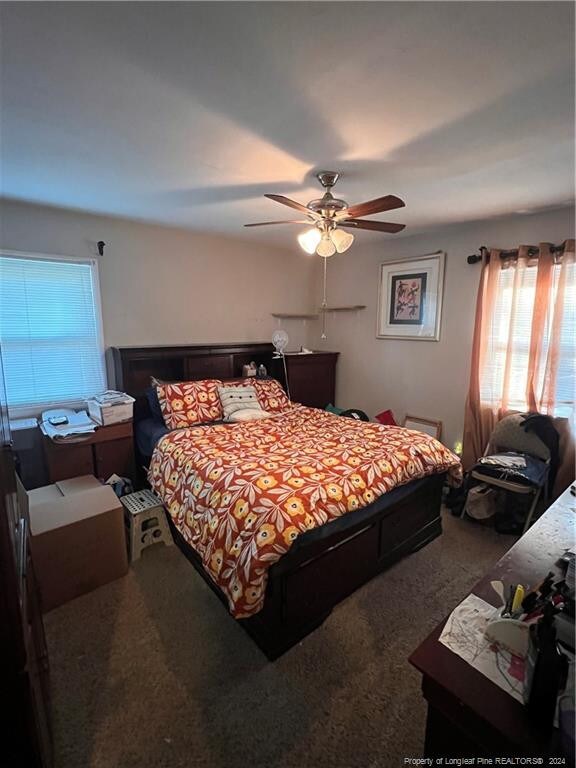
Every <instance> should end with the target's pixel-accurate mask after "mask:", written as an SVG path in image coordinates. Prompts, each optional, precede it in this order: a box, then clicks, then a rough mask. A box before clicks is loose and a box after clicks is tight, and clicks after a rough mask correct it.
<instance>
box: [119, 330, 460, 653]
mask: <svg viewBox="0 0 576 768" xmlns="http://www.w3.org/2000/svg"><path fill="white" fill-rule="evenodd" d="M271 353H272V349H271V347H270V346H269V345H266V344H256V345H254V344H234V345H198V346H193V347H192V346H189V347H153V348H115V349H112V350H110V351H109V365H110V368H111V371H110V373H111V375H112V376H113V380H114V382H115V386H116V387H117V388H119V389H123V390H124V391H127V392H129V394H131V395H133V396H134V397H136V404H135V422H136V425H135V432H136V434H137V435H138V434H141V431H140V430H139V425H142V424H144V423H145V422H146V421H147V420H148V422H149V421H150V419H151V413H150V408H149V405H148V403H147V401H146V398H145V396H144V395H145V391H146V389H147V387H148V386H149V382H150V377H151V376H156V377H158V378H164V379H169V380H173V381H178V380H187V381H193V380H199V379H205V378H207V377H217V378H219V379H222V380H227V379H234V378H235V377H238V376H239V375H240V373H241V369H242V365H243V364H244V363H245V362H248V361H249V360H252V359H256V360H257V361H258V362H263V363H264V364H266V363H267V362H268V361H269V359H270V357H271ZM386 429H388V430H392V431H389V432H387V433H386V436H387V437H386V442H387V443H388V444H389V448H388V453H387V454H386V455H384V454H382V455H381V456H378V455H377V454H376V453H375V450H376V448H375V446H376V440H377V438H381V437H382V435H383V434H384V432H383V431H382V430H386ZM355 430H363V431H362V432H359V433H358V435H359V436H358V435H356V433H355ZM151 431H152V430H151ZM154 440H156V443H155V446H156V448H155V450H154V452H153V456H154V458H153V459H152V466H151V468H150V478H151V481H152V485H153V487H154V488H155V490H156V491H157V492H158V493H159V494H160V495H161V496H162V497H163V500H164V501H165V503H166V505H167V508H168V510H169V514H168V519H169V522H170V525H171V528H172V532H173V535H174V539H175V541H176V543H177V544H178V546H179V547H180V549H181V550H182V552H183V553H184V554H185V555H186V557H187V558H188V559H189V560H190V562H191V563H192V564H193V565H194V567H195V568H196V569H197V571H198V572H199V573H200V574H201V575H202V577H203V578H204V579H205V580H206V583H207V584H208V585H209V586H210V588H211V589H212V590H213V591H214V592H215V593H216V594H217V595H218V597H219V598H220V599H221V600H222V601H223V602H224V603H225V604H226V606H227V608H228V610H229V611H230V612H231V613H232V614H233V615H235V616H236V618H237V620H238V621H239V623H241V625H242V626H243V627H244V628H245V629H246V631H247V632H248V633H249V634H250V636H251V637H252V638H253V639H254V640H255V641H256V643H257V644H258V646H259V647H260V648H261V649H262V650H263V651H264V653H265V654H266V656H267V657H268V658H269V659H275V658H277V657H278V656H279V655H281V654H282V653H284V652H285V651H286V650H288V649H289V648H290V647H292V646H293V645H294V644H296V643H298V642H299V641H300V640H302V639H303V638H304V637H305V636H306V635H307V634H308V633H309V632H311V631H312V630H313V629H314V628H316V627H317V626H319V625H320V624H321V623H322V622H323V621H324V620H325V619H326V617H327V616H328V615H329V614H330V612H331V610H332V609H333V607H334V606H335V605H337V603H339V602H340V601H341V600H343V599H344V598H345V597H347V596H348V595H349V594H350V593H351V592H353V591H354V590H355V589H357V588H358V587H359V586H360V585H362V584H363V583H365V582H366V581H368V580H369V579H371V578H372V577H373V576H375V575H376V574H377V573H379V572H381V571H382V570H384V569H385V568H387V567H388V566H389V565H390V564H392V563H393V562H395V561H396V560H398V559H399V558H401V557H403V556H404V555H406V554H408V553H410V552H413V551H415V550H417V549H419V548H421V547H423V546H424V545H426V544H427V543H428V542H430V541H432V540H433V539H434V538H436V537H437V536H438V535H439V534H440V533H441V521H440V502H441V493H442V486H443V483H444V480H445V476H446V473H448V472H449V473H451V474H452V475H453V476H454V477H457V474H458V471H459V467H458V463H457V460H456V459H455V457H453V456H452V454H450V453H449V452H448V451H446V449H444V448H443V447H442V446H441V445H440V444H438V443H435V441H432V440H431V438H428V437H425V436H424V437H422V438H420V437H419V436H418V434H417V433H413V432H409V431H407V430H403V429H397V430H395V431H394V428H382V427H379V426H378V425H370V424H369V425H366V424H364V425H359V424H356V423H354V422H353V421H352V420H347V419H342V418H341V417H338V416H334V415H331V414H327V413H325V412H322V411H317V410H315V409H307V408H303V407H301V406H296V407H294V408H292V409H290V410H287V411H286V412H285V413H283V414H282V413H281V414H279V415H278V417H277V418H274V419H270V420H268V419H267V420H265V421H262V422H260V423H249V424H245V425H221V424H213V425H208V426H200V427H193V428H191V429H183V430H175V431H173V432H172V431H170V432H169V431H164V432H162V431H159V432H158V434H157V435H156V436H154V435H152V436H150V442H149V444H148V448H147V451H148V452H149V451H150V447H151V446H152V445H153V444H154ZM355 441H356V442H355ZM139 442H140V449H139V453H140V454H142V456H141V458H144V459H146V457H145V456H143V454H144V451H143V450H142V449H143V448H146V446H145V444H144V442H142V439H140V441H139ZM247 445H248V449H249V453H250V456H249V458H250V462H246V461H245V459H246V446H247ZM267 446H268V447H267ZM403 446H404V447H405V450H403ZM236 449H238V450H239V451H240V452H239V453H238V454H237V455H236V454H234V453H233V451H234V450H236ZM402 453H404V457H403V459H402V461H400V460H396V459H395V458H394V456H396V455H400V454H402ZM429 454H433V455H432V456H430V455H429ZM222 456H223V457H224V458H225V459H226V460H225V461H224V463H223V461H222V459H221V457H222ZM216 457H218V458H217V459H216ZM226 461H228V462H229V463H230V464H231V465H234V469H232V467H231V466H228V464H227V463H226ZM392 465H393V466H392ZM193 466H196V469H195V470H194V472H196V474H194V475H193V476H192V475H190V476H189V472H190V469H191V467H193ZM216 467H219V469H218V472H215V468H216ZM370 467H372V472H371V474H370V475H369V474H367V473H368V472H369V470H370ZM374 467H376V470H375V471H374ZM378 467H380V469H378ZM408 467H410V469H408ZM240 469H241V471H242V473H244V474H238V473H239V472H240ZM310 470H313V471H312V472H311V471H310ZM319 470H322V471H321V472H319ZM338 472H340V474H338ZM334 473H336V474H334ZM375 474H376V475H377V477H375ZM392 476H393V477H392ZM230 477H234V478H235V480H234V483H235V484H233V485H232V486H230ZM391 477H392V479H393V480H394V482H392V481H391V480H390V478H391ZM368 481H370V482H368ZM226 483H228V485H226ZM246 483H248V484H247V485H246ZM370 483H371V484H372V485H374V484H375V487H376V489H377V491H378V492H377V493H374V491H373V490H372V485H370ZM398 483H399V484H398ZM242 484H244V485H245V488H247V489H248V491H250V492H252V491H254V492H255V493H256V494H257V495H254V494H252V496H251V497H250V498H248V491H247V492H246V493H241V492H240V491H241V490H242V489H241V488H240V486H241V485H242ZM393 486H394V487H393ZM384 490H385V491H386V492H385V493H383V491H384ZM196 491H197V492H198V494H197V495H196V496H195V495H194V494H195V493H196ZM230 491H231V493H229V492H230ZM224 493H226V494H227V495H229V496H230V498H226V499H225V501H226V502H227V504H228V507H227V508H225V506H224V503H223V500H222V495H223V494H224ZM200 494H203V496H202V499H198V495H200ZM245 497H246V498H245ZM214 499H216V501H214ZM240 502H242V503H244V502H246V503H247V504H248V506H250V507H251V508H252V507H254V508H256V509H257V510H258V516H257V523H256V524H257V525H258V526H259V528H258V530H254V531H253V532H252V530H251V529H250V530H247V529H246V527H243V526H245V524H246V525H247V524H249V526H248V528H249V527H250V526H251V525H254V519H255V517H254V516H252V515H249V516H248V517H247V511H246V510H247V508H245V507H243V506H242V505H241V504H240ZM239 504H240V506H239ZM266 505H267V506H266ZM290 505H292V506H290ZM215 509H217V511H218V520H219V521H222V524H221V526H220V527H211V526H212V523H213V521H214V520H215V519H216V515H215ZM222 510H224V511H225V512H226V515H222V514H221V512H222ZM235 512H236V514H235ZM264 513H265V514H266V515H268V517H266V519H265V520H264V518H262V519H260V515H261V514H264ZM291 516H293V517H291ZM219 524H220V523H216V526H217V525H219ZM240 534H241V538H242V542H243V546H244V551H236V552H235V551H234V550H235V548H236V549H238V548H237V545H236V543H235V542H236V538H238V537H239V536H240ZM216 537H219V538H216ZM267 537H268V538H267ZM238 540H239V539H238ZM232 557H234V558H236V557H239V558H240V559H241V564H240V565H238V566H237V571H236V572H234V573H233V572H232V569H231V567H228V566H230V564H231V562H232V560H231V558H232ZM235 567H236V566H235ZM235 595H236V596H237V595H240V598H241V599H239V600H235V599H234V596H235Z"/></svg>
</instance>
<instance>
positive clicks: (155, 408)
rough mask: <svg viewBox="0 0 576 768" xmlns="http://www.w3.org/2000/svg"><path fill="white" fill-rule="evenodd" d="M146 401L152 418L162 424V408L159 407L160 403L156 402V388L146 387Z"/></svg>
mask: <svg viewBox="0 0 576 768" xmlns="http://www.w3.org/2000/svg"><path fill="white" fill-rule="evenodd" d="M146 399H147V400H148V405H149V406H150V413H151V414H152V416H153V417H154V418H155V419H158V420H159V421H161V422H162V424H164V416H162V408H161V407H160V401H159V400H158V392H157V390H156V387H148V389H147V390H146Z"/></svg>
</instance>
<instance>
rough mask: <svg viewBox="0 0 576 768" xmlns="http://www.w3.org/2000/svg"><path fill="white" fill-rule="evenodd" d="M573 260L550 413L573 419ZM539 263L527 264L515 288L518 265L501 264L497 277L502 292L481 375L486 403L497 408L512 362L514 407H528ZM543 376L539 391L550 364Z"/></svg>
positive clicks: (575, 294)
mask: <svg viewBox="0 0 576 768" xmlns="http://www.w3.org/2000/svg"><path fill="white" fill-rule="evenodd" d="M560 269H561V267H560V264H556V265H555V266H554V268H553V284H552V297H553V301H552V302H551V305H552V308H554V306H555V305H556V301H557V298H558V284H559V277H560ZM574 270H575V265H574V263H572V264H569V265H567V270H566V285H565V288H564V301H563V312H562V322H561V326H560V345H559V362H558V373H557V377H556V387H555V392H553V398H552V399H553V401H554V411H553V413H552V414H551V415H553V416H562V417H566V418H571V417H572V416H573V411H574V396H575V393H574V386H575V381H576V280H575V275H574ZM536 276H537V266H536V265H534V266H529V267H527V268H526V269H525V270H524V271H523V274H522V280H521V283H520V285H519V286H517V290H516V292H515V291H514V280H515V270H514V269H502V270H501V271H500V274H499V277H498V287H497V295H496V301H495V306H494V314H493V323H492V335H491V338H490V339H489V340H488V350H487V354H486V355H485V363H484V368H483V370H482V372H481V376H480V398H481V401H482V402H483V403H485V404H488V405H490V406H492V407H494V408H496V407H498V405H499V401H500V399H501V395H502V389H503V382H504V374H505V366H506V364H508V365H509V366H510V375H509V407H510V409H511V410H518V411H524V410H526V409H527V408H528V404H527V402H526V386H527V381H528V356H529V351H530V334H531V329H532V316H533V313H534V302H535V295H536ZM550 315H551V313H549V316H548V317H547V323H546V328H545V332H544V340H543V348H542V360H543V361H545V359H546V357H547V354H548V347H549V344H550V335H551V332H552V328H551V316H550ZM538 371H539V380H538V381H537V386H536V390H537V391H538V392H540V391H541V390H542V387H543V384H544V382H543V379H544V371H545V365H544V364H543V362H542V363H541V364H540V365H539V367H538Z"/></svg>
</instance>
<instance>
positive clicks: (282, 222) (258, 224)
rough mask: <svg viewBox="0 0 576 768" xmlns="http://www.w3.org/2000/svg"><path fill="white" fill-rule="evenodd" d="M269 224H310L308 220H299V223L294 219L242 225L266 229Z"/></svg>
mask: <svg viewBox="0 0 576 768" xmlns="http://www.w3.org/2000/svg"><path fill="white" fill-rule="evenodd" d="M270 224H309V225H310V224H312V222H311V221H310V219H306V220H303V219H300V220H299V221H298V220H296V219H293V220H290V219H284V220H283V221H259V222H257V223H256V224H244V226H245V227H267V226H269V225H270Z"/></svg>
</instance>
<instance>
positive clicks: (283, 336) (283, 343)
mask: <svg viewBox="0 0 576 768" xmlns="http://www.w3.org/2000/svg"><path fill="white" fill-rule="evenodd" d="M289 341H290V337H289V336H288V334H287V333H286V331H283V330H282V329H280V330H278V331H274V333H273V334H272V344H273V345H274V349H275V350H276V354H275V355H274V358H275V359H278V358H279V357H283V356H284V350H285V349H286V347H287V346H288V342H289Z"/></svg>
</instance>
